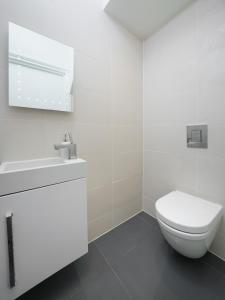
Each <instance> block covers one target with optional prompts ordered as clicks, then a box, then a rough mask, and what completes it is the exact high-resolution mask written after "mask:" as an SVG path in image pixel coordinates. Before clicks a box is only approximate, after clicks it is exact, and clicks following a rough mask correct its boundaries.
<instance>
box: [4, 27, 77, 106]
mask: <svg viewBox="0 0 225 300" xmlns="http://www.w3.org/2000/svg"><path fill="white" fill-rule="evenodd" d="M73 56H74V53H73V49H72V48H71V47H68V46H65V45H63V44H61V43H59V42H56V41H54V40H51V39H49V38H47V37H45V36H42V35H40V34H37V33H35V32H32V31H31V30H28V29H25V28H23V27H21V26H18V25H16V24H13V23H9V52H8V60H9V105H10V106H18V107H29V108H38V109H47V110H58V111H65V112H71V111H73V103H72V102H73V101H72V100H73Z"/></svg>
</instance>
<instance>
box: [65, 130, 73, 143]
mask: <svg viewBox="0 0 225 300" xmlns="http://www.w3.org/2000/svg"><path fill="white" fill-rule="evenodd" d="M67 137H68V138H67ZM64 141H65V142H67V141H69V142H70V144H73V137H72V134H71V132H69V131H67V132H66V133H65V138H64Z"/></svg>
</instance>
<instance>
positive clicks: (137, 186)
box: [113, 174, 142, 226]
mask: <svg viewBox="0 0 225 300" xmlns="http://www.w3.org/2000/svg"><path fill="white" fill-rule="evenodd" d="M141 193H142V182H141V177H140V175H139V174H138V175H134V176H130V177H128V178H126V179H123V180H119V181H115V182H113V224H114V226H117V225H119V224H120V223H122V222H124V221H125V220H126V219H128V218H129V217H131V216H132V215H134V214H135V213H137V212H139V211H140V210H141V203H140V200H139V199H140V197H141Z"/></svg>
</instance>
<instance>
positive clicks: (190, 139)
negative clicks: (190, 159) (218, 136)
mask: <svg viewBox="0 0 225 300" xmlns="http://www.w3.org/2000/svg"><path fill="white" fill-rule="evenodd" d="M187 147H188V148H208V125H206V124H199V125H188V126H187Z"/></svg>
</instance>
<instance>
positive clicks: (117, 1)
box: [104, 0, 194, 39]
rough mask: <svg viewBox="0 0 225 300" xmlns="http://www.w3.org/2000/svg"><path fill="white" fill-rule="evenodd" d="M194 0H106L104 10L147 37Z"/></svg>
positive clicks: (136, 32)
mask: <svg viewBox="0 0 225 300" xmlns="http://www.w3.org/2000/svg"><path fill="white" fill-rule="evenodd" d="M192 2H194V0H104V10H105V11H106V12H107V13H109V14H110V15H111V16H113V17H114V18H115V19H117V20H118V21H119V22H120V23H121V24H122V25H123V26H125V27H126V28H127V29H128V30H129V31H131V32H132V33H134V34H135V35H137V36H138V37H139V38H141V39H146V38H147V37H149V36H150V35H151V34H152V33H154V32H155V31H156V30H157V29H159V28H160V27H162V26H163V25H164V24H166V23H167V22H168V21H169V20H171V19H172V18H173V17H174V16H175V15H176V14H178V13H179V12H180V11H182V10H183V9H185V8H186V7H187V6H188V5H189V4H190V3H192Z"/></svg>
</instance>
